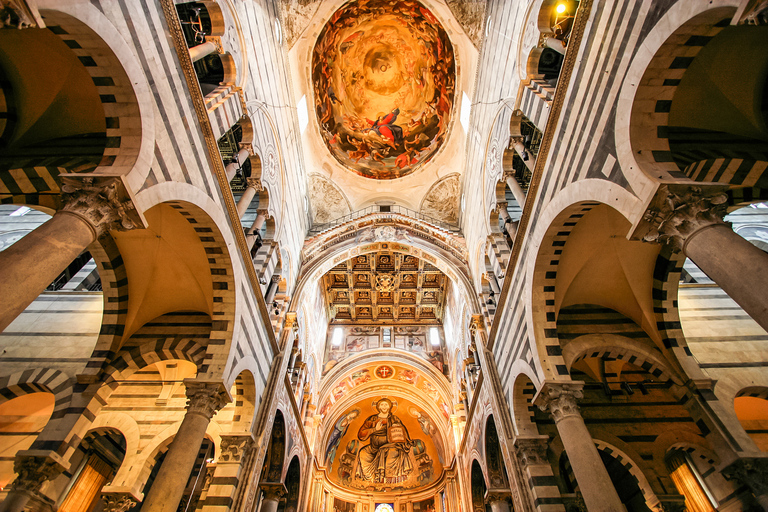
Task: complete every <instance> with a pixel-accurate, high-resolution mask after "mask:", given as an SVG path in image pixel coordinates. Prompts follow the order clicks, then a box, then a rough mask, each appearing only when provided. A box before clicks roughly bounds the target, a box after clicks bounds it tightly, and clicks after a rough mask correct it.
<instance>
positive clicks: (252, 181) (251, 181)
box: [245, 178, 264, 192]
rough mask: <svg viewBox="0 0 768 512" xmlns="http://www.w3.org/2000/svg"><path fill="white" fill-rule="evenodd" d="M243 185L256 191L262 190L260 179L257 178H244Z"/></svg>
mask: <svg viewBox="0 0 768 512" xmlns="http://www.w3.org/2000/svg"><path fill="white" fill-rule="evenodd" d="M245 186H246V188H252V189H255V190H256V192H261V191H262V190H264V186H263V185H262V184H261V180H260V179H259V178H246V179H245Z"/></svg>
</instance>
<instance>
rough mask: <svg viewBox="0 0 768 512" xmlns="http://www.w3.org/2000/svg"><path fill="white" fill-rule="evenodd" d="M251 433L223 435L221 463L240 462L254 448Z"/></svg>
mask: <svg viewBox="0 0 768 512" xmlns="http://www.w3.org/2000/svg"><path fill="white" fill-rule="evenodd" d="M253 447H254V441H253V436H251V434H227V435H222V436H221V454H220V455H219V463H232V464H240V463H241V462H242V461H243V459H245V458H247V456H248V453H249V452H250V451H251V450H252V449H253Z"/></svg>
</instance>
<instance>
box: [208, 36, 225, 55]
mask: <svg viewBox="0 0 768 512" xmlns="http://www.w3.org/2000/svg"><path fill="white" fill-rule="evenodd" d="M205 42H206V43H213V45H214V46H215V47H216V53H224V47H223V46H222V44H221V38H220V37H219V36H205Z"/></svg>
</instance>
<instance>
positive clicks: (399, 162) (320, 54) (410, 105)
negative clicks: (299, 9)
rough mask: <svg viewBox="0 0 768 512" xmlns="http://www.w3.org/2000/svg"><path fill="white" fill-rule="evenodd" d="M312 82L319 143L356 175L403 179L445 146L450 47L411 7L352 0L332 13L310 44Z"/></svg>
mask: <svg viewBox="0 0 768 512" xmlns="http://www.w3.org/2000/svg"><path fill="white" fill-rule="evenodd" d="M312 81H313V84H314V89H315V108H316V111H317V117H318V120H319V122H320V132H321V134H322V137H323V140H324V141H325V143H326V145H327V146H328V148H329V149H330V151H331V153H332V154H333V156H334V157H335V158H336V159H337V160H338V161H339V162H340V163H342V164H343V165H345V166H346V167H348V168H349V169H351V170H353V171H354V172H355V173H357V174H359V175H361V176H365V177H368V178H376V179H394V178H399V177H402V176H405V175H407V174H409V173H411V172H412V171H414V170H415V169H416V168H417V167H419V166H420V165H421V164H423V163H425V162H427V161H429V160H430V159H431V158H432V156H434V154H435V152H436V151H437V150H438V149H439V147H440V145H441V144H442V143H443V141H444V140H445V137H446V132H447V129H448V125H449V121H450V116H451V109H452V108H453V101H454V88H455V81H456V65H455V60H454V53H453V47H452V46H451V43H450V40H449V39H448V35H447V34H446V32H445V30H444V29H443V27H442V26H441V25H440V23H439V22H438V20H437V18H435V17H434V15H433V14H432V13H431V12H430V11H429V10H428V9H427V8H425V7H424V6H422V5H421V4H419V2H415V1H398V0H358V1H356V2H352V3H348V4H346V5H345V6H344V7H342V8H341V9H339V10H338V11H336V13H335V14H334V15H333V16H332V17H331V19H330V20H329V21H328V23H327V25H326V26H325V28H324V29H323V31H322V32H321V34H320V37H319V38H318V40H317V44H316V45H315V48H314V53H313V59H312Z"/></svg>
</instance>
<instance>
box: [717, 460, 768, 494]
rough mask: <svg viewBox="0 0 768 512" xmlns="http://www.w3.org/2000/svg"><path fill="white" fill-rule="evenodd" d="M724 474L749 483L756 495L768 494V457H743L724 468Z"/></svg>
mask: <svg viewBox="0 0 768 512" xmlns="http://www.w3.org/2000/svg"><path fill="white" fill-rule="evenodd" d="M722 474H723V476H724V477H725V478H726V479H728V480H736V481H737V482H739V483H741V484H742V485H747V486H748V487H749V488H750V489H752V492H753V493H755V496H761V495H768V457H742V458H740V459H737V460H736V461H735V462H733V463H732V464H730V465H729V466H726V467H725V468H723V470H722Z"/></svg>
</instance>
